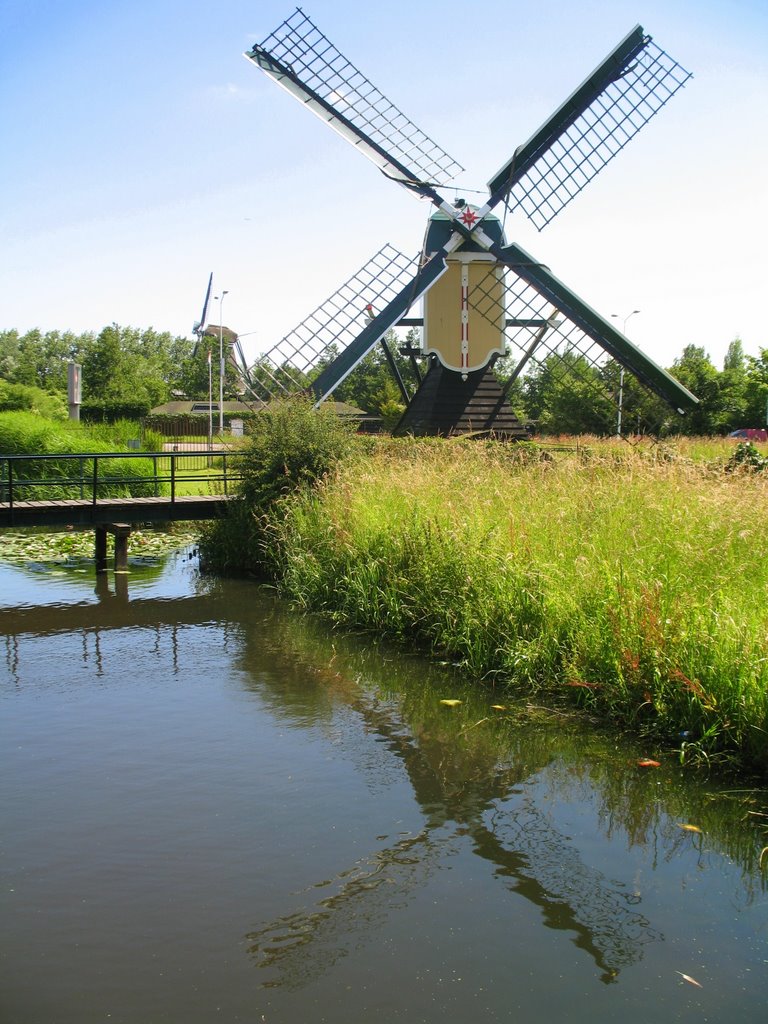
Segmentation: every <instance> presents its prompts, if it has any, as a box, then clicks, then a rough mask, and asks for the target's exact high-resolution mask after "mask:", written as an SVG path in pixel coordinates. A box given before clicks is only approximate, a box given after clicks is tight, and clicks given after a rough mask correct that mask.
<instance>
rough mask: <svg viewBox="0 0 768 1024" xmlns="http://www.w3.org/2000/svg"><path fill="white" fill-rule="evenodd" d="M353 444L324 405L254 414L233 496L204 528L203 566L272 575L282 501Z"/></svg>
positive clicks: (350, 430)
mask: <svg viewBox="0 0 768 1024" xmlns="http://www.w3.org/2000/svg"><path fill="white" fill-rule="evenodd" d="M353 444H354V427H353V426H352V425H350V424H347V423H345V422H344V421H343V420H341V419H340V418H339V417H338V416H337V415H336V413H335V412H334V411H333V410H332V409H331V408H330V407H325V406H320V408H319V409H314V408H313V407H312V405H311V403H310V402H309V401H308V400H304V399H297V400H292V401H290V402H273V403H271V404H270V405H269V406H268V407H267V408H265V409H263V410H262V411H261V412H259V414H258V415H257V416H256V417H255V418H254V419H253V421H252V424H251V430H250V432H249V435H248V443H247V445H246V448H245V449H244V452H243V456H242V460H241V461H240V464H239V467H238V468H239V469H240V471H241V473H242V476H243V479H242V483H241V485H240V492H239V495H238V497H237V499H236V500H235V501H234V502H232V503H231V507H230V509H229V510H228V513H227V516H226V517H225V518H223V519H221V520H218V521H217V522H216V523H213V524H210V525H208V526H207V527H206V528H205V529H204V532H203V537H202V540H201V551H202V554H203V559H204V562H205V564H206V565H207V566H208V567H209V568H211V569H215V570H216V571H219V572H226V571H238V572H242V571H248V572H253V573H256V574H258V575H272V574H273V572H274V570H275V563H274V558H275V557H276V552H275V550H274V548H273V547H272V546H271V545H270V539H271V536H272V526H273V523H274V520H275V517H278V516H280V514H281V512H280V510H281V507H282V505H283V503H284V502H285V500H286V499H288V498H289V497H290V496H291V495H293V494H295V493H296V492H298V491H301V490H302V489H305V488H308V487H311V486H312V485H314V484H316V483H317V482H318V481H319V480H321V479H322V478H323V477H325V476H326V475H327V474H328V473H330V472H331V470H333V469H334V467H335V466H336V465H337V464H338V463H339V462H340V461H341V460H342V459H344V458H345V457H347V456H348V455H349V454H350V453H351V451H352V448H353Z"/></svg>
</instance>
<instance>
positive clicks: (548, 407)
mask: <svg viewBox="0 0 768 1024" xmlns="http://www.w3.org/2000/svg"><path fill="white" fill-rule="evenodd" d="M523 391H524V398H525V405H526V409H527V411H528V414H529V416H530V417H531V419H533V420H534V421H536V423H537V424H538V427H539V429H540V430H541V431H543V432H544V433H548V434H599V435H605V434H611V433H615V432H616V406H615V403H614V393H613V389H612V388H611V386H610V384H609V383H607V382H606V381H605V380H604V379H603V378H602V376H601V373H600V370H599V369H598V368H597V367H596V366H594V365H593V364H592V363H591V362H590V361H589V360H588V359H586V358H585V357H584V356H583V355H581V354H580V353H579V352H577V351H576V350H574V349H567V350H566V351H565V352H552V353H550V354H549V355H548V356H547V357H546V358H545V359H544V360H542V361H541V362H536V363H535V364H534V365H533V367H532V369H531V372H530V373H529V374H528V376H527V377H526V378H525V381H524V384H523Z"/></svg>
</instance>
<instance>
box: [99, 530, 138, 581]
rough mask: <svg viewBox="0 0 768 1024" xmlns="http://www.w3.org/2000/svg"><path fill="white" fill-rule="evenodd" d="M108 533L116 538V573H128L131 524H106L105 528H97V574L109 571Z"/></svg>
mask: <svg viewBox="0 0 768 1024" xmlns="http://www.w3.org/2000/svg"><path fill="white" fill-rule="evenodd" d="M107 533H111V534H112V535H113V536H114V538H115V572H120V573H122V572H128V538H129V537H130V535H131V525H130V523H105V524H104V525H103V526H97V527H96V538H95V554H96V572H97V573H100V572H106V571H107Z"/></svg>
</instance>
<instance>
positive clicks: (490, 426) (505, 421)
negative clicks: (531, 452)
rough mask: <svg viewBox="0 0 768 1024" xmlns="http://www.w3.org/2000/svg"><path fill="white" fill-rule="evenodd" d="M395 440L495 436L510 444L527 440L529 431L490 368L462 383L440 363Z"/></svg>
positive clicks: (433, 367)
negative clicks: (403, 436)
mask: <svg viewBox="0 0 768 1024" xmlns="http://www.w3.org/2000/svg"><path fill="white" fill-rule="evenodd" d="M394 434H395V436H396V437H401V436H402V435H404V434H413V435H415V436H416V437H449V436H452V435H457V434H475V435H476V436H479V437H487V436H489V435H490V434H492V435H493V436H494V437H499V438H502V439H504V440H507V441H525V440H527V438H528V432H527V431H526V429H525V427H524V426H523V425H522V423H521V422H520V420H519V419H518V418H517V416H515V414H514V413H513V412H512V407H511V406H510V404H509V402H508V401H507V399H506V397H505V395H504V392H503V390H502V386H501V384H500V383H499V381H498V380H497V378H496V375H495V373H494V372H493V369H492V368H491V366H486V367H485V368H484V369H482V370H475V371H474V372H473V373H468V374H467V379H466V380H462V378H461V374H460V373H456V372H455V371H454V370H446V369H445V367H444V366H443V365H442V364H441V363H440V362H439V361H438V360H437V359H433V360H432V364H431V366H430V368H429V370H428V372H427V374H426V376H425V377H424V380H423V381H422V382H421V385H420V387H419V390H418V391H417V392H416V394H415V395H414V397H413V399H412V401H411V403H410V405H409V406H408V408H407V409H406V410H405V412H404V413H403V415H402V417H401V419H400V422H399V423H398V424H397V426H396V427H395V430H394Z"/></svg>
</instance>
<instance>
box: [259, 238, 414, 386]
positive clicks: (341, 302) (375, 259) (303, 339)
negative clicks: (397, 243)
mask: <svg viewBox="0 0 768 1024" xmlns="http://www.w3.org/2000/svg"><path fill="white" fill-rule="evenodd" d="M417 266H418V256H405V255H404V254H403V253H401V252H399V251H398V250H397V249H395V248H394V246H391V245H385V246H383V248H381V249H380V250H379V251H378V252H377V253H376V254H375V255H374V256H372V257H371V259H370V260H368V261H367V262H366V263H365V264H364V265H363V266H362V267H361V268H360V269H359V270H358V271H357V272H356V273H355V274H353V275H352V277H350V278H349V280H347V281H345V282H344V284H343V285H342V286H341V287H340V288H339V289H337V291H335V292H334V294H333V295H331V296H330V298H328V299H326V300H325V302H324V303H323V304H322V305H320V306H318V307H317V309H315V310H313V312H312V313H310V314H309V316H308V317H306V318H305V319H304V320H302V322H301V323H300V324H298V326H297V327H294V329H293V330H292V331H290V332H289V333H288V334H287V335H286V336H285V337H284V338H282V339H281V340H280V341H279V342H278V343H277V344H276V345H274V346H273V347H272V348H271V349H269V351H267V352H265V353H264V355H263V356H262V357H261V358H260V360H259V362H258V364H257V366H256V368H255V371H256V372H255V374H253V375H252V376H253V378H254V382H256V381H258V383H259V386H260V388H261V390H262V391H263V392H264V393H265V395H266V396H267V397H269V396H272V397H274V396H277V395H280V394H293V393H296V392H298V391H303V390H305V389H306V387H307V384H308V380H309V376H310V375H311V373H312V370H313V369H315V368H316V367H317V366H318V365H320V364H322V363H323V362H324V361H329V360H330V358H331V357H332V356H333V355H334V354H337V353H338V352H339V351H340V350H342V349H343V348H345V347H346V346H347V345H348V344H349V343H350V342H352V341H353V340H354V339H355V338H356V337H357V335H358V334H359V333H360V331H361V329H362V328H363V327H364V325H365V323H366V307H367V306H371V307H372V308H373V309H374V310H377V311H378V310H381V309H383V308H384V307H385V306H387V304H388V303H390V302H391V301H392V299H393V298H394V297H395V296H396V295H397V293H398V292H399V291H400V290H401V289H402V287H403V286H404V285H405V284H406V282H408V281H409V280H410V279H411V278H412V277H413V276H414V274H415V272H416V268H417ZM377 340H378V339H377V338H374V340H373V343H372V344H375V343H376V341H377Z"/></svg>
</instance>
